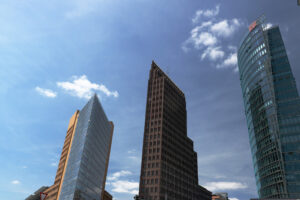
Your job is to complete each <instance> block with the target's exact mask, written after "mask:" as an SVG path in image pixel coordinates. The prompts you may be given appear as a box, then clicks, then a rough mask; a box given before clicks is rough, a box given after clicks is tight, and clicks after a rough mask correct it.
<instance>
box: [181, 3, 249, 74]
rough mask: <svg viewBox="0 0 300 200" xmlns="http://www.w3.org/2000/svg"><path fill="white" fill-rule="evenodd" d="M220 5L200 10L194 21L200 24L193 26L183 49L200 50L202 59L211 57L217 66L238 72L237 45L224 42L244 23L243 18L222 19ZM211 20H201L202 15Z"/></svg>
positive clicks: (187, 50)
mask: <svg viewBox="0 0 300 200" xmlns="http://www.w3.org/2000/svg"><path fill="white" fill-rule="evenodd" d="M219 11H220V5H217V6H216V7H215V9H212V10H198V11H197V12H196V13H195V17H194V18H193V19H192V22H193V23H194V24H195V23H197V24H200V25H197V26H195V27H194V28H192V30H191V31H190V36H189V38H188V39H187V40H186V41H185V42H183V43H182V46H181V48H182V50H183V51H184V52H185V53H187V52H189V51H190V50H191V49H194V50H198V51H199V52H200V57H201V60H204V59H209V60H210V61H212V62H213V63H212V65H213V66H216V68H229V67H230V68H231V69H233V71H234V72H237V71H238V69H237V57H236V56H237V54H236V52H237V49H236V47H235V46H232V45H230V44H229V45H228V44H227V45H226V46H224V45H223V44H224V43H225V42H226V39H227V40H228V38H229V37H231V36H233V35H234V34H235V33H236V32H237V30H238V29H239V28H240V27H241V26H243V25H244V23H243V22H242V20H241V19H237V18H233V19H222V18H221V19H220V18H216V16H217V15H218V14H219ZM202 16H204V17H208V18H209V20H206V21H203V22H201V17H202Z"/></svg>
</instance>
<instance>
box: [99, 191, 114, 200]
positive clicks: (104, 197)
mask: <svg viewBox="0 0 300 200" xmlns="http://www.w3.org/2000/svg"><path fill="white" fill-rule="evenodd" d="M112 199H113V197H112V196H111V194H109V193H108V192H107V191H106V190H104V192H103V195H102V200H112Z"/></svg>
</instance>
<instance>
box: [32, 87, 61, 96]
mask: <svg viewBox="0 0 300 200" xmlns="http://www.w3.org/2000/svg"><path fill="white" fill-rule="evenodd" d="M35 90H36V91H37V92H38V93H39V94H40V95H42V96H45V97H49V98H55V97H56V96H57V93H56V92H53V91H52V90H49V89H43V88H40V87H35Z"/></svg>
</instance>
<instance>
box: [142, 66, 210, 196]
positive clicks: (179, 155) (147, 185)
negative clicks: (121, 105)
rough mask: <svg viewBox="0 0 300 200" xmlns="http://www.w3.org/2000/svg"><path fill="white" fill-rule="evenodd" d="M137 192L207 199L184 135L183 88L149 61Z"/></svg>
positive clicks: (193, 155) (188, 139)
mask: <svg viewBox="0 0 300 200" xmlns="http://www.w3.org/2000/svg"><path fill="white" fill-rule="evenodd" d="M139 196H140V197H141V198H144V199H145V200H190V199H191V200H202V199H203V200H206V199H207V200H208V199H211V192H209V191H208V190H206V189H205V188H203V187H201V186H199V185H198V167H197V153H196V152H195V151H194V149H193V141H192V140H191V139H190V138H189V137H188V136H187V119H186V103H185V96H184V94H183V92H182V91H181V90H180V89H179V88H178V87H177V86H176V85H175V84H174V83H173V82H172V81H171V79H170V78H169V77H168V76H167V75H166V74H165V73H164V72H163V71H162V70H161V69H160V68H159V67H158V66H157V65H156V64H155V63H154V62H152V66H151V70H150V77H149V80H148V92H147V105H146V116H145V129H144V141H143V154H142V165H141V175H140V187H139Z"/></svg>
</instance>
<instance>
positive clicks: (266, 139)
mask: <svg viewBox="0 0 300 200" xmlns="http://www.w3.org/2000/svg"><path fill="white" fill-rule="evenodd" d="M238 66H239V73H240V80H241V87H242V93H243V98H244V106H245V114H246V118H247V125H248V132H249V140H250V146H251V152H252V159H253V165H254V172H255V178H256V185H257V190H258V194H259V197H260V198H300V99H299V95H298V92H297V88H296V82H295V79H294V77H293V74H292V71H291V67H290V64H289V60H288V57H287V54H286V50H285V47H284V43H283V40H282V37H281V34H280V30H279V27H278V26H273V27H268V26H266V25H265V24H264V19H263V18H259V19H258V20H256V21H255V22H253V23H252V24H251V25H250V27H249V32H248V33H247V35H246V36H245V37H244V39H243V40H242V43H241V45H240V47H239V50H238Z"/></svg>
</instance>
